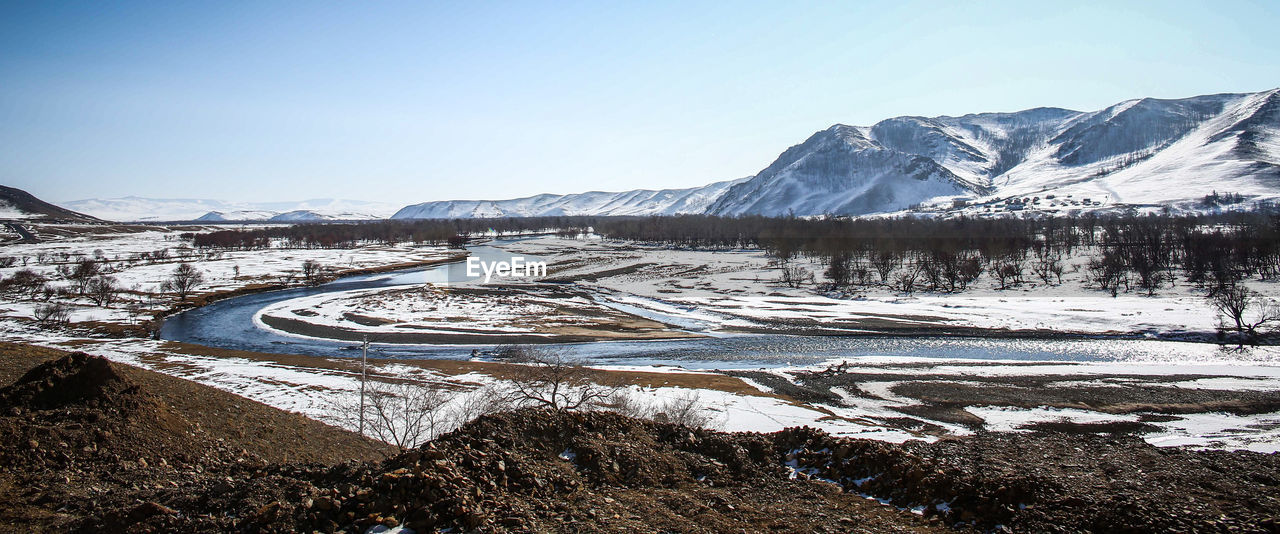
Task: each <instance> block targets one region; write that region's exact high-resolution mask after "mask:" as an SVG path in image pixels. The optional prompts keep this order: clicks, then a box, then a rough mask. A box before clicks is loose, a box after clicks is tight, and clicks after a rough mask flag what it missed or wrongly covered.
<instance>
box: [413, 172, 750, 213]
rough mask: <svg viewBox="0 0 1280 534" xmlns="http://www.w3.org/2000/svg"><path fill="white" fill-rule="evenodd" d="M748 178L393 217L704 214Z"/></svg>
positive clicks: (433, 207) (430, 209)
mask: <svg viewBox="0 0 1280 534" xmlns="http://www.w3.org/2000/svg"><path fill="white" fill-rule="evenodd" d="M743 180H746V178H743V179H740V180H729V181H725V182H716V183H713V184H711V185H707V186H704V187H691V188H688V189H661V190H650V189H637V190H634V191H623V192H621V193H609V192H603V191H591V192H587V193H575V194H571V195H536V196H532V197H526V198H517V199H513V200H445V201H439V202H424V203H422V204H414V205H412V206H405V207H404V208H401V209H400V211H397V212H396V214H395V215H392V216H391V218H392V219H457V218H480V217H545V216H559V215H681V214H686V213H702V212H704V211H706V210H707V207H708V206H710V205H711V203H712V202H714V201H715V200H716V199H717V198H719V197H720V195H722V194H724V192H725V190H727V189H728V188H729V187H732V186H733V185H735V184H737V183H739V182H742V181H743Z"/></svg>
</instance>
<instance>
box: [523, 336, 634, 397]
mask: <svg viewBox="0 0 1280 534" xmlns="http://www.w3.org/2000/svg"><path fill="white" fill-rule="evenodd" d="M510 360H511V362H512V363H515V364H518V365H516V366H515V368H514V370H513V372H512V374H513V376H512V379H511V382H512V390H513V392H514V394H515V397H516V399H517V402H518V403H520V404H530V405H533V406H540V407H545V408H551V409H554V410H576V409H579V408H587V407H590V406H593V405H597V404H604V403H605V402H606V401H608V399H609V397H610V396H611V395H612V394H613V392H614V391H615V390H616V389H617V388H616V387H613V386H612V385H608V384H600V383H598V382H596V381H594V380H593V378H594V377H593V374H594V373H593V372H592V371H591V369H590V368H588V367H586V366H584V365H582V363H581V362H580V361H578V360H575V359H573V358H569V357H567V356H565V355H564V354H561V353H559V352H555V351H551V350H547V349H542V348H533V347H523V348H521V349H520V350H518V351H516V353H515V354H513V355H512V357H511V358H510Z"/></svg>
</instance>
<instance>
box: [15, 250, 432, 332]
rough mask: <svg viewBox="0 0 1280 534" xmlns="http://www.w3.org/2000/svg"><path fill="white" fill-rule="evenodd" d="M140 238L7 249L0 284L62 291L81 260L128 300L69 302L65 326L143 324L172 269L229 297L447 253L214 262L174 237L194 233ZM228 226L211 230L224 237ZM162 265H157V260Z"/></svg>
mask: <svg viewBox="0 0 1280 534" xmlns="http://www.w3.org/2000/svg"><path fill="white" fill-rule="evenodd" d="M151 228H152V229H149V230H145V231H135V232H127V233H110V234H91V233H85V234H83V235H79V236H75V237H68V238H65V239H58V240H54V241H45V242H42V243H20V244H10V245H6V246H4V247H3V248H0V257H9V258H14V259H15V263H14V265H13V266H11V267H0V279H7V278H9V277H11V276H12V275H13V274H14V273H15V272H17V271H19V270H23V269H30V270H32V271H35V272H36V273H39V274H41V275H43V276H45V277H47V278H49V279H51V280H52V283H53V284H54V285H55V286H67V285H69V284H70V282H68V281H66V280H65V279H62V278H63V277H62V276H61V275H59V273H58V269H59V268H60V267H62V268H67V267H71V266H74V264H75V263H76V262H79V261H80V260H83V259H94V260H98V261H99V263H100V264H101V266H102V267H103V272H104V274H107V275H109V276H111V277H113V278H115V279H116V281H117V283H118V284H119V286H120V287H121V288H122V289H124V290H125V291H126V292H127V293H128V294H127V295H126V299H122V300H121V301H120V302H117V303H114V304H112V305H111V306H108V307H103V306H96V305H93V304H92V303H90V302H89V301H88V300H87V299H78V300H75V301H73V302H72V303H73V305H74V310H73V311H72V315H71V320H72V321H73V322H80V321H90V320H94V321H117V322H130V321H131V320H135V319H139V318H142V317H143V316H149V313H150V312H151V311H155V310H160V309H164V307H165V306H166V302H165V301H164V300H163V299H161V298H159V297H157V296H153V295H148V294H156V293H159V292H160V285H161V284H162V283H163V282H164V281H165V279H167V278H169V277H170V276H171V274H172V273H173V270H174V268H175V267H177V265H178V264H180V263H183V262H187V263H191V264H192V265H194V266H195V267H196V269H197V270H198V271H200V273H201V276H202V278H203V281H202V282H201V283H200V284H198V285H197V286H196V288H195V293H196V294H200V293H208V292H218V291H227V290H233V289H238V288H243V287H246V286H251V285H255V284H270V283H283V282H292V283H296V282H297V281H298V280H299V279H300V273H301V271H302V264H303V262H306V261H315V262H319V263H320V265H321V266H323V267H325V268H326V269H331V270H333V271H344V270H351V269H365V268H373V267H383V266H387V265H397V264H406V263H415V262H424V261H432V260H439V259H442V258H445V257H448V256H449V255H450V253H449V252H448V251H446V250H445V249H444V248H443V247H415V246H366V247H361V248H357V249H281V248H273V249H268V250H250V251H226V252H218V253H215V254H213V255H209V254H205V253H202V252H201V251H197V250H193V249H191V248H189V247H188V246H187V242H186V241H184V240H182V239H181V237H180V234H182V233H185V232H192V231H201V230H209V229H215V228H202V227H196V226H183V227H160V226H156V227H151ZM227 228H228V227H227V226H220V227H217V228H216V229H219V230H225V229H227ZM161 256H162V258H161V259H156V258H160V257H161ZM128 300H138V301H142V302H141V303H142V304H143V305H144V309H141V310H138V309H133V310H130V309H128V308H127V307H126V302H127V301H128ZM38 304H39V303H38V302H35V301H32V300H16V299H3V300H0V316H16V317H27V318H30V317H31V316H32V312H33V310H34V308H35V307H36V306H37V305H38Z"/></svg>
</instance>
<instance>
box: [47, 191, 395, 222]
mask: <svg viewBox="0 0 1280 534" xmlns="http://www.w3.org/2000/svg"><path fill="white" fill-rule="evenodd" d="M61 205H62V206H64V207H67V208H70V209H73V210H76V211H80V212H82V213H87V214H90V215H93V216H95V217H98V218H101V219H107V220H112V221H206V222H214V221H266V220H277V221H284V222H299V221H321V220H363V219H384V218H386V217H387V216H389V215H391V214H392V213H393V212H395V210H396V206H395V205H393V204H386V203H382V202H366V201H362V200H341V199H331V198H324V199H312V200H304V201H301V202H225V201H221V200H210V199H172V198H142V197H133V196H130V197H123V198H110V199H87V200H74V201H71V202H63V203H61Z"/></svg>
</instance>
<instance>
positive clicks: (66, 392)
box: [0, 352, 140, 410]
mask: <svg viewBox="0 0 1280 534" xmlns="http://www.w3.org/2000/svg"><path fill="white" fill-rule="evenodd" d="M139 400H140V399H139V391H138V386H137V385H135V384H133V383H131V382H130V381H129V380H128V379H126V378H125V377H124V376H121V375H120V373H118V372H116V370H115V368H113V367H112V366H111V362H109V361H107V359H106V358H102V357H99V356H90V355H88V354H85V353H83V352H77V353H73V354H70V355H68V356H64V357H62V358H60V359H57V360H53V361H50V362H45V363H42V364H40V365H38V366H36V367H35V368H34V369H32V370H30V371H28V372H27V373H26V374H24V375H22V378H19V379H18V381H17V382H14V383H13V385H11V386H8V387H5V388H3V389H0V406H3V407H6V408H18V409H28V410H50V409H54V408H60V407H65V406H68V405H72V404H80V405H89V406H95V405H99V404H121V403H137V402H138V401H139Z"/></svg>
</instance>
